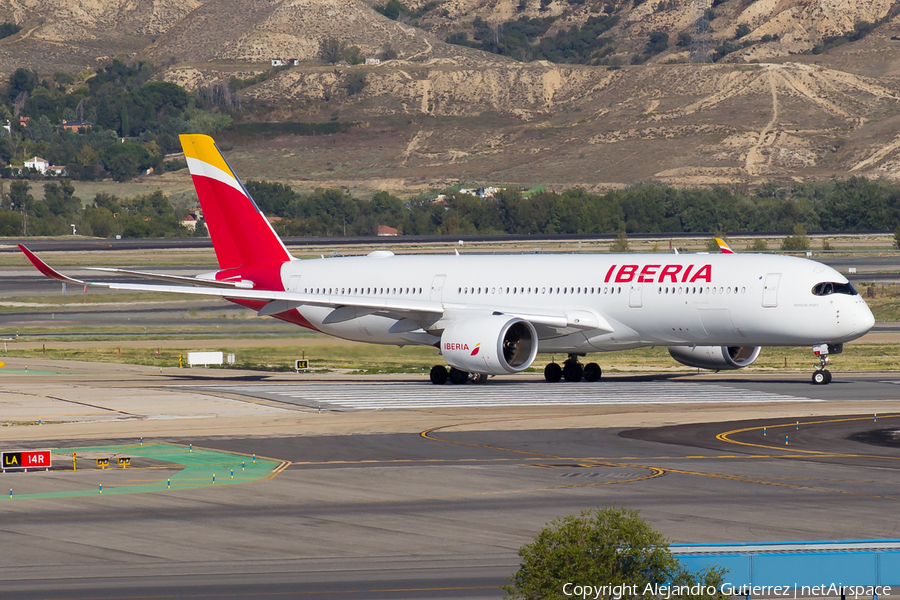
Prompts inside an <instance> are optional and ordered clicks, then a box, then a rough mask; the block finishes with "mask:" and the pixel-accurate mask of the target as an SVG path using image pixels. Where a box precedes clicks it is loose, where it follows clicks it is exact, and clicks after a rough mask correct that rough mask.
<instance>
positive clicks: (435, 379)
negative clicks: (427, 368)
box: [429, 365, 488, 385]
mask: <svg viewBox="0 0 900 600" xmlns="http://www.w3.org/2000/svg"><path fill="white" fill-rule="evenodd" d="M429 378H430V379H431V383H433V384H435V385H444V384H445V383H447V380H448V379H449V380H450V383H452V384H454V385H463V384H464V383H466V382H467V381H469V380H470V379H471V380H472V383H484V382H485V381H487V378H488V376H487V374H485V373H466V372H465V371H460V370H459V369H456V368H454V367H450V372H449V373H448V372H447V367H445V366H444V365H435V366H433V367H431V373H429Z"/></svg>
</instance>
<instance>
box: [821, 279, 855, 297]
mask: <svg viewBox="0 0 900 600" xmlns="http://www.w3.org/2000/svg"><path fill="white" fill-rule="evenodd" d="M812 293H813V295H814V296H830V295H831V294H845V295H847V296H857V295H859V292H857V291H856V289H855V288H854V287H853V285H852V284H850V283H835V282H832V281H827V282H823V283H817V284H816V285H814V286H813V289H812Z"/></svg>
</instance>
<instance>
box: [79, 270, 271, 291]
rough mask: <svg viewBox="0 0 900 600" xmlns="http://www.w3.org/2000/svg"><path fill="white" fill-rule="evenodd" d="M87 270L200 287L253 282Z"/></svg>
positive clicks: (248, 285) (247, 286)
mask: <svg viewBox="0 0 900 600" xmlns="http://www.w3.org/2000/svg"><path fill="white" fill-rule="evenodd" d="M85 269H87V270H88V271H103V272H104V273H122V274H124V275H131V276H133V277H139V278H141V279H153V280H156V281H166V282H169V283H184V284H187V285H198V286H201V287H215V288H227V289H232V290H233V289H235V288H240V289H250V288H252V287H253V284H252V283H250V282H248V281H218V280H216V279H199V278H197V277H181V276H179V275H163V274H161V273H145V272H144V271H130V270H128V269H111V268H108V267H85Z"/></svg>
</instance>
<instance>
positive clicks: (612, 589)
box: [562, 582, 891, 600]
mask: <svg viewBox="0 0 900 600" xmlns="http://www.w3.org/2000/svg"><path fill="white" fill-rule="evenodd" d="M562 592H563V594H564V595H565V596H568V597H570V598H581V599H582V600H587V599H588V598H590V599H591V600H622V599H623V598H629V597H635V596H643V597H645V598H646V597H654V596H655V597H657V598H664V599H667V600H668V599H669V598H680V597H682V596H694V597H696V596H711V597H712V596H717V595H719V594H724V595H726V596H775V597H780V598H798V597H802V598H809V597H816V596H844V597H845V598H850V597H853V598H854V599H858V598H859V597H860V596H862V597H864V598H866V597H868V598H872V597H877V596H890V595H891V587H890V586H886V585H884V586H883V585H872V586H861V585H856V586H852V585H851V586H845V585H842V584H840V583H832V584H830V585H829V584H822V585H803V586H800V585H797V584H793V585H791V584H787V585H766V586H760V585H753V586H751V585H733V584H728V583H726V584H724V585H722V586H721V587H719V588H717V587H715V586H712V585H701V584H699V583H698V584H695V585H665V584H659V583H648V584H647V585H645V586H644V587H643V589H641V586H640V585H637V584H632V585H627V584H620V585H578V584H575V583H571V582H569V583H566V584H565V585H564V586H563V589H562Z"/></svg>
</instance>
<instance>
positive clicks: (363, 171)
mask: <svg viewBox="0 0 900 600" xmlns="http://www.w3.org/2000/svg"><path fill="white" fill-rule="evenodd" d="M423 2H424V0H410V2H408V3H407V5H408V6H409V7H410V8H411V9H415V8H417V7H419V5H420V4H421V3H423ZM895 4H896V2H894V1H892V0H780V1H777V2H776V1H775V0H758V1H756V2H748V1H746V0H727V1H726V2H723V3H720V4H718V5H717V6H716V7H715V9H714V12H715V15H714V18H713V20H712V23H711V25H712V30H713V34H712V42H711V43H712V45H713V46H715V45H716V44H718V43H720V42H721V41H723V40H726V39H732V38H734V36H735V31H736V28H737V27H738V25H741V24H744V25H747V26H748V27H749V28H750V33H749V34H747V35H746V36H744V37H743V38H742V39H753V40H759V39H761V38H762V36H764V35H769V36H777V40H774V41H772V42H768V43H758V44H754V45H752V46H750V47H748V48H746V49H744V50H740V51H737V52H733V53H731V54H729V55H728V56H727V57H725V59H723V60H722V61H721V62H719V63H716V64H709V63H706V64H702V63H690V62H677V63H674V64H671V63H672V61H686V60H687V59H688V56H687V54H686V49H685V48H684V47H679V46H677V45H676V44H675V40H676V38H677V34H678V33H679V32H683V31H689V30H690V25H691V23H692V22H693V19H694V12H693V11H694V3H693V2H691V1H689V0H668V1H666V2H663V1H662V0H646V1H645V2H642V3H638V5H637V6H633V5H632V3H630V2H629V3H622V2H616V1H612V2H604V3H599V2H592V1H588V2H585V3H583V4H577V3H571V4H570V3H568V2H562V1H561V0H555V1H554V2H551V3H550V5H549V6H547V7H545V10H541V7H540V6H539V3H538V2H535V1H533V0H527V1H526V2H525V3H524V6H523V7H522V9H521V10H520V9H519V8H520V5H519V4H518V3H516V2H515V1H514V0H444V1H442V2H439V4H438V6H437V8H435V9H432V10H430V11H428V12H426V13H425V15H424V16H423V17H421V18H420V19H419V20H417V21H416V22H415V23H416V25H418V27H414V26H413V25H412V24H410V23H409V22H401V21H404V20H405V19H400V21H393V20H390V19H388V18H386V17H384V16H382V15H380V14H378V13H377V12H375V11H374V10H372V9H371V7H370V4H367V3H366V2H361V1H357V0H263V1H260V0H252V1H251V0H187V1H178V2H175V1H174V0H77V1H74V2H70V3H60V4H55V5H52V6H50V7H47V6H46V5H44V4H41V3H39V2H37V0H0V19H5V20H9V21H14V22H16V23H19V24H21V25H22V26H23V29H22V31H21V32H19V33H18V34H16V35H14V36H11V37H10V38H6V39H3V40H0V72H9V71H11V70H12V69H13V68H15V67H18V66H27V67H32V68H36V69H38V70H39V71H40V72H41V73H52V72H53V71H57V70H67V71H77V70H80V69H83V68H86V67H96V66H97V65H98V64H100V63H102V61H103V60H106V59H108V58H109V57H111V56H112V55H115V54H118V53H125V55H131V56H136V57H138V58H142V59H146V60H150V61H152V62H154V63H155V64H159V65H165V70H164V72H163V73H162V74H161V77H163V78H165V79H167V80H169V81H174V82H177V83H179V84H181V85H183V86H185V87H186V88H188V89H196V88H197V87H200V86H204V85H208V84H210V83H212V82H215V81H227V80H228V79H230V78H231V77H233V76H238V77H244V78H246V77H249V76H252V75H254V74H257V73H262V72H264V71H266V70H268V69H269V65H268V61H269V59H270V58H273V57H282V58H295V57H296V58H298V59H300V60H301V61H303V62H302V64H301V66H299V67H293V68H291V69H288V70H285V71H281V72H279V73H278V74H276V75H275V76H274V77H272V78H270V79H268V80H267V81H264V82H262V83H259V84H256V85H253V86H250V87H247V88H245V89H243V90H242V91H241V92H240V93H241V95H242V98H243V99H244V101H245V105H246V106H251V105H252V106H255V107H257V108H262V110H261V111H258V112H256V113H254V115H255V116H254V117H251V116H250V115H249V114H247V115H236V116H237V118H238V121H240V120H241V119H242V118H243V119H248V118H255V119H257V120H259V119H264V120H268V121H301V122H327V121H329V120H339V121H341V122H350V123H354V124H355V126H354V127H353V128H352V129H350V130H349V132H346V133H342V134H337V135H332V136H316V137H300V136H282V137H276V138H274V139H266V140H264V141H260V140H258V141H256V142H252V143H250V142H246V140H242V141H241V142H239V143H237V144H235V147H234V148H233V150H231V151H230V152H231V156H232V157H233V159H234V160H235V161H236V166H237V167H238V168H242V167H243V166H244V164H249V165H252V166H251V169H252V170H249V171H244V173H246V175H245V176H247V177H252V178H266V179H277V180H282V181H287V182H291V183H295V184H297V185H299V186H302V187H316V186H344V187H347V188H348V189H354V188H358V189H362V190H378V189H388V190H391V191H394V192H404V191H405V192H409V193H415V192H417V191H421V190H427V189H435V188H440V187H444V186H445V185H448V184H453V183H464V184H465V183H473V184H518V185H527V186H532V185H547V186H549V187H555V188H565V187H572V186H575V185H578V186H583V187H585V188H588V189H606V188H609V187H616V186H622V185H627V184H629V183H633V182H636V181H648V180H649V181H659V182H664V183H671V184H675V185H713V184H726V185H731V186H741V185H753V184H755V183H758V182H760V181H768V180H778V181H783V182H790V181H795V180H805V179H810V178H814V179H821V178H828V177H831V176H840V177H845V176H848V175H865V176H869V177H886V178H888V179H898V178H900V152H898V151H900V135H898V127H897V125H898V123H900V42H898V41H896V40H893V39H892V38H893V37H896V36H898V35H900V18H893V19H889V20H887V22H884V23H883V24H881V25H880V26H879V27H877V28H876V29H875V30H874V31H873V32H872V33H871V34H869V35H868V36H865V37H863V38H862V39H860V40H859V41H855V42H850V43H846V44H844V45H841V46H838V47H836V48H833V49H831V50H829V51H828V52H827V53H824V54H816V55H814V54H801V53H802V52H806V51H808V50H809V49H810V48H812V46H813V45H815V44H817V43H820V42H822V41H823V40H826V39H828V38H830V37H833V36H835V35H839V34H846V33H848V32H851V31H852V30H853V29H854V27H855V25H856V24H857V23H859V22H861V21H873V22H874V21H876V20H878V19H883V18H885V17H886V16H889V15H891V14H894V13H893V12H892V11H893V10H896V8H897V7H895V6H894V5H895ZM609 10H615V11H618V14H620V15H621V16H622V19H621V21H620V22H619V24H618V25H616V26H615V27H614V28H613V30H612V31H611V35H614V36H615V37H616V39H617V40H619V41H620V47H619V48H618V49H617V52H621V53H623V54H624V55H626V56H628V55H629V53H630V52H633V51H638V50H640V48H642V47H643V46H644V45H646V43H647V36H648V34H649V32H650V31H654V30H659V31H666V32H668V33H669V35H670V44H669V48H668V50H666V51H664V52H662V53H661V54H658V55H656V56H654V57H652V58H651V59H650V61H649V62H648V63H647V64H642V65H627V66H621V67H619V66H617V67H608V66H584V65H569V64H566V65H563V64H553V63H549V62H546V61H534V62H528V63H522V62H517V61H514V60H511V59H509V58H506V57H502V56H499V55H495V54H490V53H486V52H482V51H480V50H475V49H472V48H467V47H462V46H457V45H451V44H447V43H445V42H443V41H442V40H443V39H444V37H445V36H446V35H447V33H448V32H451V31H453V30H455V29H458V28H460V27H463V26H467V24H468V23H470V21H471V19H472V18H474V17H475V16H481V17H482V18H484V19H486V20H488V21H489V22H496V23H499V22H502V21H504V20H506V21H508V20H513V19H517V18H519V17H520V16H530V17H532V18H539V17H540V18H544V17H558V18H557V20H556V21H554V25H553V27H554V28H555V29H551V32H552V31H558V30H561V29H564V28H566V27H570V26H572V25H578V24H582V23H584V22H585V20H586V19H587V18H589V17H590V16H595V15H599V14H603V13H604V12H608V11H609ZM328 37H335V38H338V39H340V40H342V41H344V42H347V43H349V44H355V45H358V46H359V47H360V48H361V49H362V50H363V52H364V53H365V54H366V55H367V56H374V55H377V54H378V53H379V52H381V51H382V49H383V48H384V47H385V46H386V45H390V47H391V48H393V50H394V51H396V53H397V56H398V57H397V58H396V59H394V60H390V61H387V62H385V63H383V64H382V65H380V66H353V67H351V66H346V65H344V66H341V65H336V66H332V65H323V64H322V63H321V62H320V61H318V60H316V53H317V50H318V47H319V43H320V42H321V41H322V40H323V39H325V38H328ZM359 77H364V85H363V86H362V89H361V90H356V91H354V92H353V93H351V92H350V91H348V89H349V88H348V85H349V83H348V82H351V80H352V79H353V78H359Z"/></svg>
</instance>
